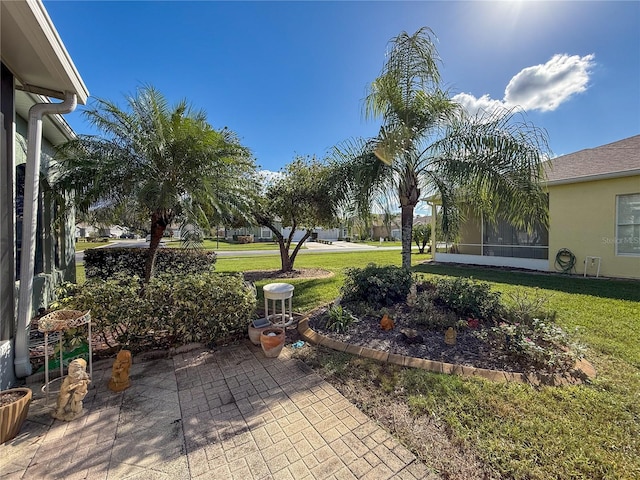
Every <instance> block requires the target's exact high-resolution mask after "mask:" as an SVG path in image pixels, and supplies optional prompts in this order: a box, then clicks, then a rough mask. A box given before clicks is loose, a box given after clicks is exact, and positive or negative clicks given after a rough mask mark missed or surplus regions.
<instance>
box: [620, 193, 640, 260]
mask: <svg viewBox="0 0 640 480" xmlns="http://www.w3.org/2000/svg"><path fill="white" fill-rule="evenodd" d="M616 202H617V205H616V207H617V215H616V242H615V243H616V255H635V256H640V193H632V194H630V195H618V196H617V197H616Z"/></svg>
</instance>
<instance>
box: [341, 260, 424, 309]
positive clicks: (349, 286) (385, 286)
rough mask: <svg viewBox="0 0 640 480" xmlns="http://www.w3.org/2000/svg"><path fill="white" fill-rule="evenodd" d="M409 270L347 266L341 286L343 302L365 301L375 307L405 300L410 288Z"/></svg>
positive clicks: (393, 267) (375, 266) (391, 267)
mask: <svg viewBox="0 0 640 480" xmlns="http://www.w3.org/2000/svg"><path fill="white" fill-rule="evenodd" d="M411 283H412V278H411V272H410V271H409V270H408V269H406V268H401V267H396V266H384V267H382V266H378V265H375V264H373V263H371V264H369V265H367V266H366V267H364V268H349V269H347V270H346V278H345V281H344V285H343V286H342V289H341V291H342V296H343V299H344V301H345V302H367V303H368V304H370V305H373V306H375V307H385V306H391V305H394V304H396V303H398V302H403V301H405V300H406V298H407V295H408V294H409V289H410V288H411Z"/></svg>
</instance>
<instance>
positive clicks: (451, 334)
mask: <svg viewBox="0 0 640 480" xmlns="http://www.w3.org/2000/svg"><path fill="white" fill-rule="evenodd" d="M444 343H446V344H447V345H455V344H456V331H455V330H454V329H453V327H449V328H447V331H446V332H444Z"/></svg>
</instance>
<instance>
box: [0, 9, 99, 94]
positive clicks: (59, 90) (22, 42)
mask: <svg viewBox="0 0 640 480" xmlns="http://www.w3.org/2000/svg"><path fill="white" fill-rule="evenodd" d="M0 20H1V26H2V28H1V29H0V30H1V36H0V48H1V56H2V62H3V63H4V64H5V65H6V66H7V68H9V70H11V72H12V73H13V75H14V77H15V79H16V83H17V84H18V85H17V88H21V87H24V88H29V87H30V86H34V87H37V88H38V89H44V90H48V91H49V92H50V93H48V94H47V95H48V96H50V97H55V98H64V92H66V91H68V92H72V93H75V94H76V97H77V100H78V103H79V104H82V105H84V104H86V102H87V98H88V97H89V91H88V89H87V87H86V86H85V84H84V82H83V80H82V78H81V77H80V74H79V73H78V70H77V69H76V67H75V65H74V63H73V61H72V60H71V57H70V56H69V53H68V52H67V49H66V48H65V46H64V44H63V43H62V40H61V39H60V36H59V35H58V32H57V31H56V29H55V27H54V25H53V22H52V21H51V18H50V17H49V14H48V13H47V11H46V9H45V8H44V5H43V4H42V2H41V1H40V0H23V1H8V2H5V1H2V2H0ZM57 94H59V95H57Z"/></svg>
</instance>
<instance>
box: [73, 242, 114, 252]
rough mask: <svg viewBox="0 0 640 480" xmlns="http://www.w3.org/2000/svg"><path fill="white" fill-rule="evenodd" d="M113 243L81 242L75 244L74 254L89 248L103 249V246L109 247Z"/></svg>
mask: <svg viewBox="0 0 640 480" xmlns="http://www.w3.org/2000/svg"><path fill="white" fill-rule="evenodd" d="M111 243H113V242H109V241H106V242H83V241H79V242H76V252H83V251H84V250H87V249H89V248H96V247H103V246H105V245H110V244H111Z"/></svg>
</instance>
